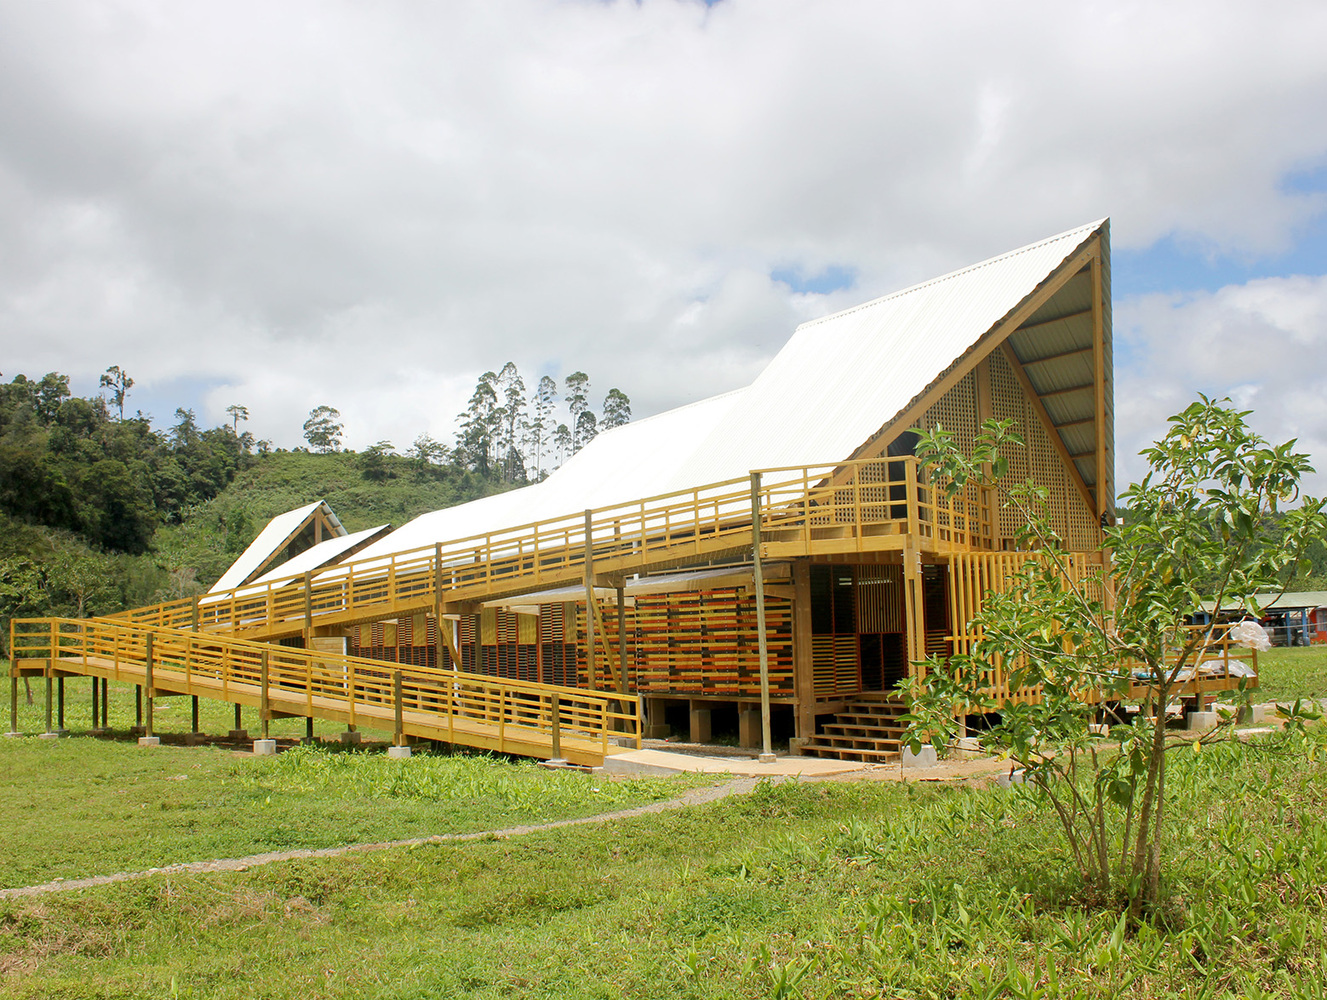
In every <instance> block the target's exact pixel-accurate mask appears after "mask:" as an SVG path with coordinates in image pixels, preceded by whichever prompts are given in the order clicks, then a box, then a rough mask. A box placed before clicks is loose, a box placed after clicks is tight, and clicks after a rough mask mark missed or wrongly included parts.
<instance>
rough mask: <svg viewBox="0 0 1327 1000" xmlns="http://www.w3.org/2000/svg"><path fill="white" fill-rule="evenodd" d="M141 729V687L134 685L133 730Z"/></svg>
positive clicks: (140, 685)
mask: <svg viewBox="0 0 1327 1000" xmlns="http://www.w3.org/2000/svg"><path fill="white" fill-rule="evenodd" d="M142 728H143V685H142V684H135V685H134V729H136V730H137V729H142Z"/></svg>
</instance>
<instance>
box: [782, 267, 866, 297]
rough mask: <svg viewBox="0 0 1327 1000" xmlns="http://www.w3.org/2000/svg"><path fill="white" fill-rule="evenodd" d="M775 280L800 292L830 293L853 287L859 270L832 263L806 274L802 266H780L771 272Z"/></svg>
mask: <svg viewBox="0 0 1327 1000" xmlns="http://www.w3.org/2000/svg"><path fill="white" fill-rule="evenodd" d="M769 276H770V277H771V278H773V279H774V280H775V281H781V282H783V283H784V284H785V285H787V286H788V287H789V288H791V289H792V290H793V291H794V292H797V293H798V294H801V295H805V294H814V295H828V294H829V293H830V292H837V291H839V289H842V288H851V287H852V286H853V285H855V284H856V283H857V270H856V268H851V267H841V266H839V265H838V264H831V265H830V266H829V267H827V268H825V269H824V270H823V271H820V272H818V273H816V274H810V275H808V274H806V273H805V272H803V271H802V269H801V268H800V267H779V268H775V269H774V270H773V271H771V272H770V273H769Z"/></svg>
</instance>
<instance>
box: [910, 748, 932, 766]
mask: <svg viewBox="0 0 1327 1000" xmlns="http://www.w3.org/2000/svg"><path fill="white" fill-rule="evenodd" d="M938 763H940V758H939V755H938V754H936V752H935V747H922V748H921V749H920V750H918V751H917V752H916V753H913V752H912V748H911V747H904V748H903V766H904V767H905V768H913V767H916V768H921V767H935V766H936V765H937V764H938Z"/></svg>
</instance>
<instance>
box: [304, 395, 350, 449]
mask: <svg viewBox="0 0 1327 1000" xmlns="http://www.w3.org/2000/svg"><path fill="white" fill-rule="evenodd" d="M344 426H345V425H344V424H342V423H341V413H340V411H339V410H337V409H336V408H335V407H331V406H315V407H314V408H313V409H312V410H310V411H309V419H308V420H306V421H304V440H305V441H307V442H309V447H310V448H312V449H314V450H315V451H318V452H321V453H322V454H324V455H325V454H328V453H329V452H334V451H340V450H341V431H342V430H343V429H344Z"/></svg>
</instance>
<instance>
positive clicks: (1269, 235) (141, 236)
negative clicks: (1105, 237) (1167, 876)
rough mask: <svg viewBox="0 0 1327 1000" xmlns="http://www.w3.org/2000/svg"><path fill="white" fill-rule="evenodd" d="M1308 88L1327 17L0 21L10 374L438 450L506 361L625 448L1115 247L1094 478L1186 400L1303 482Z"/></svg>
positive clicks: (66, 6)
mask: <svg viewBox="0 0 1327 1000" xmlns="http://www.w3.org/2000/svg"><path fill="white" fill-rule="evenodd" d="M1324 51H1327V5H1324V4H1322V3H1321V2H1313V3H1276V2H1263V3H1259V4H1256V5H1255V4H1253V3H1241V4H1235V3H1229V2H1224V0H1205V2H1202V3H1197V2H1195V3H1167V4H1161V3H1156V2H1148V3H1129V2H1126V0H1112V2H1109V3H1104V2H1103V3H1083V4H1066V3H1063V2H1058V3H1020V2H1011V3H1000V4H992V3H986V2H973V3H927V4H917V3H907V4H905V3H883V2H880V0H819V2H809V0H803V2H792V0H720V2H718V3H714V4H713V5H710V6H707V5H706V4H704V3H702V2H699V0H641V2H591V0H562V2H558V0H471V2H463V0H455V2H447V3H442V4H438V3H427V2H422V0H378V2H376V3H373V4H364V3H349V2H340V0H316V2H315V0H285V2H280V3H272V2H271V0H263V2H252V0H229V2H227V3H224V4H219V3H197V2H182V0H99V2H98V0H43V2H42V3H31V2H28V0H0V371H2V372H3V373H4V378H5V379H6V380H8V379H9V378H12V377H13V375H14V374H16V373H19V372H23V373H26V374H28V375H31V376H40V375H41V374H43V373H45V372H47V371H51V370H58V371H61V372H65V373H68V374H70V375H71V376H72V378H73V384H74V388H75V390H76V391H79V392H83V393H91V392H94V391H95V390H96V383H97V376H98V375H99V374H100V373H101V372H102V371H103V370H104V369H105V368H106V367H107V366H109V365H120V366H122V367H123V368H124V369H126V370H127V371H128V372H129V373H130V374H131V375H132V376H133V378H134V379H135V380H136V382H137V385H136V386H135V388H134V390H133V392H132V393H131V396H130V400H129V406H130V408H133V409H137V408H141V409H143V410H144V411H145V412H148V413H150V414H152V415H153V416H154V417H155V419H156V423H157V425H158V426H165V425H167V424H168V423H170V422H171V415H172V414H173V412H174V409H175V407H177V406H188V407H193V408H195V409H196V410H197V411H198V414H199V417H200V419H201V420H203V421H205V422H207V423H209V424H211V423H217V422H220V421H222V420H224V419H225V415H224V412H223V411H224V409H225V407H226V406H227V405H228V404H231V403H240V404H243V405H245V406H247V407H248V409H249V412H250V414H251V420H250V422H249V424H248V428H249V430H251V431H252V432H253V433H254V434H255V435H256V436H258V437H266V438H269V439H271V440H273V441H274V442H276V443H277V444H278V445H284V446H293V445H295V444H298V443H300V427H301V424H302V423H303V420H304V418H305V416H306V414H307V412H308V410H309V409H310V408H311V407H313V406H315V405H318V404H323V403H326V404H330V405H332V406H335V407H337V408H338V409H339V410H340V411H341V413H342V415H343V417H344V420H345V423H346V443H347V444H348V445H349V446H351V447H363V446H364V445H367V444H370V443H372V442H374V441H377V440H380V439H388V440H391V441H394V442H395V443H396V444H397V446H398V447H401V448H404V447H406V446H408V444H409V442H410V441H412V440H413V439H414V438H415V436H416V435H418V434H419V433H421V432H429V433H431V434H432V435H433V436H434V437H436V438H439V439H443V440H446V441H450V440H451V439H452V436H453V430H454V418H455V415H456V414H457V412H459V411H460V410H461V409H462V408H463V407H464V404H465V401H466V398H467V397H468V396H469V393H470V390H471V388H472V387H473V385H474V382H475V379H476V377H477V376H478V374H479V373H480V372H482V371H483V370H485V369H488V368H498V367H500V366H501V364H502V363H503V362H504V361H507V360H513V361H515V362H516V363H517V365H518V366H519V367H520V369H521V371H522V373H523V374H524V375H525V376H526V379H527V381H528V382H529V383H531V384H533V382H534V381H536V380H537V377H538V376H539V375H540V374H544V373H549V374H552V375H554V376H558V377H560V376H562V375H565V374H567V373H569V372H571V371H574V370H576V369H578V368H581V369H584V370H586V371H587V372H589V373H590V375H591V378H592V383H593V387H594V389H593V392H594V396H595V399H596V401H597V400H598V399H599V398H601V396H602V393H603V392H604V391H606V390H607V389H608V388H609V387H610V386H619V387H621V388H622V389H623V390H625V391H626V392H627V393H628V395H630V397H631V398H632V401H633V404H634V410H635V413H636V415H637V416H643V415H647V414H650V413H654V412H658V411H660V410H663V409H667V408H669V407H671V406H674V405H677V404H680V403H683V402H687V401H689V400H693V399H698V398H702V397H704V396H708V395H711V394H713V393H716V392H720V391H723V390H726V389H730V388H734V387H737V386H740V385H744V384H746V383H747V382H749V381H750V380H751V378H752V377H753V376H754V375H755V373H756V372H758V371H759V370H760V368H761V367H762V366H763V364H764V363H765V361H767V360H768V358H769V357H770V356H771V355H772V354H773V352H774V351H776V350H777V349H778V348H779V346H780V345H781V344H782V343H783V341H784V340H785V339H786V338H787V337H788V335H789V334H790V332H791V331H792V328H793V327H794V326H795V325H796V324H797V323H798V322H800V321H801V320H803V319H806V318H810V317H813V316H817V315H822V314H824V313H826V312H828V311H831V310H833V309H836V308H840V307H843V306H847V305H852V304H855V303H857V302H860V301H864V300H866V299H869V298H873V297H875V296H877V295H881V294H884V293H887V292H890V291H893V290H895V289H897V288H900V287H903V286H905V285H907V284H910V283H912V282H914V281H916V280H920V279H923V278H926V277H930V276H932V275H935V274H938V273H941V272H944V271H947V270H950V269H952V268H955V267H959V266H962V265H965V264H968V263H972V262H974V261H977V260H980V259H983V258H985V257H988V256H991V255H993V254H996V253H999V252H1002V251H1004V250H1007V249H1011V248H1013V247H1016V246H1020V245H1022V244H1024V243H1028V242H1031V241H1033V240H1036V239H1039V238H1041V237H1043V236H1047V235H1050V234H1053V233H1056V232H1059V231H1062V230H1065V229H1068V228H1071V227H1072V226H1075V225H1078V224H1080V223H1083V222H1087V221H1091V220H1093V219H1096V218H1099V217H1101V216H1105V215H1109V216H1110V217H1111V218H1112V227H1113V228H1112V235H1113V249H1114V255H1115V257H1114V265H1115V272H1114V273H1115V286H1114V291H1115V317H1116V326H1115V334H1116V341H1117V345H1118V348H1117V350H1118V355H1117V358H1118V360H1117V384H1116V403H1117V413H1118V437H1119V440H1120V452H1121V458H1120V465H1121V470H1120V474H1121V476H1122V477H1126V478H1127V477H1128V476H1130V475H1131V474H1134V473H1136V471H1137V463H1136V461H1135V460H1134V459H1132V457H1131V456H1132V453H1134V452H1136V451H1137V450H1138V448H1139V447H1141V445H1142V444H1143V443H1145V442H1146V441H1147V440H1149V439H1150V438H1151V437H1152V436H1154V435H1155V434H1156V433H1157V432H1158V430H1159V429H1160V428H1161V427H1162V424H1163V422H1164V418H1165V416H1166V415H1167V414H1168V413H1170V412H1173V411H1174V410H1176V409H1178V408H1180V406H1181V405H1182V404H1183V403H1184V402H1185V401H1187V400H1188V399H1190V398H1192V397H1193V395H1194V393H1195V392H1197V391H1200V390H1201V391H1205V392H1208V393H1217V394H1222V395H1224V394H1231V395H1233V396H1234V397H1235V398H1236V399H1238V400H1239V401H1240V402H1241V403H1244V404H1247V405H1249V406H1251V407H1253V408H1255V409H1256V411H1257V413H1256V420H1255V422H1256V425H1257V426H1258V427H1259V429H1261V430H1262V431H1263V432H1264V433H1265V434H1267V435H1268V436H1269V437H1274V438H1285V437H1290V436H1298V437H1299V438H1300V439H1301V440H1302V441H1303V443H1304V445H1305V447H1306V448H1308V449H1309V450H1310V451H1312V452H1313V453H1314V454H1315V456H1316V457H1317V461H1318V464H1319V465H1320V466H1322V467H1323V468H1324V469H1327V58H1324V56H1323V53H1324ZM1325 483H1327V477H1319V479H1318V480H1317V482H1316V483H1315V486H1316V487H1317V490H1318V491H1319V492H1321V491H1323V489H1324V484H1325Z"/></svg>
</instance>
